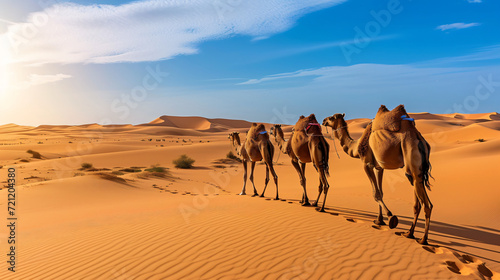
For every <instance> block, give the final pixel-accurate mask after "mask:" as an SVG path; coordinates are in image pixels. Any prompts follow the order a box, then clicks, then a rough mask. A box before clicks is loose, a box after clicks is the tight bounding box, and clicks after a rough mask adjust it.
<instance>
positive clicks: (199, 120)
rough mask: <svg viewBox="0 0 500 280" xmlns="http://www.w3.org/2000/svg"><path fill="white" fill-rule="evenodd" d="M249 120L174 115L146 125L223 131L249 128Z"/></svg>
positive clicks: (162, 117)
mask: <svg viewBox="0 0 500 280" xmlns="http://www.w3.org/2000/svg"><path fill="white" fill-rule="evenodd" d="M250 124H251V123H249V122H247V121H240V120H228V119H207V118H203V117H174V116H161V117H159V118H157V119H155V120H153V121H151V122H149V123H147V124H143V125H146V126H151V125H152V126H168V127H176V128H184V129H194V130H205V131H210V132H216V131H222V130H225V129H229V128H248V127H250Z"/></svg>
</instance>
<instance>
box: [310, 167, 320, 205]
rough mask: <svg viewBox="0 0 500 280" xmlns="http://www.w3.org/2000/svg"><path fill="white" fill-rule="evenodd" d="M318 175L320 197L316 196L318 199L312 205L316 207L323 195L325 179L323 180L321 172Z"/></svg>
mask: <svg viewBox="0 0 500 280" xmlns="http://www.w3.org/2000/svg"><path fill="white" fill-rule="evenodd" d="M318 175H319V186H318V198H316V201H315V202H314V203H313V204H312V206H314V207H317V206H318V201H319V198H320V197H321V194H322V193H323V181H322V180H321V173H319V174H318Z"/></svg>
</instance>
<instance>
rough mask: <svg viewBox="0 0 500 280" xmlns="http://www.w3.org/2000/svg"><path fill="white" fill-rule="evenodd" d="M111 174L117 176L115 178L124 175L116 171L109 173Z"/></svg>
mask: <svg viewBox="0 0 500 280" xmlns="http://www.w3.org/2000/svg"><path fill="white" fill-rule="evenodd" d="M111 174H113V175H117V176H121V175H125V173H123V172H121V171H118V170H115V171H113V172H111Z"/></svg>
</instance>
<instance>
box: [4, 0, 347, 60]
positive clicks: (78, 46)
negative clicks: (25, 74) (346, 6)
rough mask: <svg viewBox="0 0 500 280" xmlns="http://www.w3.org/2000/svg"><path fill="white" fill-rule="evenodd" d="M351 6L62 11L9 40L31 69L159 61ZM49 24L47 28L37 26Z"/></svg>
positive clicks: (186, 5)
mask: <svg viewBox="0 0 500 280" xmlns="http://www.w3.org/2000/svg"><path fill="white" fill-rule="evenodd" d="M344 1H346V0H310V1H293V2H291V1H287V0H275V1H267V0H252V1H199V0H182V1H181V0H170V1H159V0H148V1H137V2H132V3H129V4H124V5H120V6H113V5H79V4H73V3H61V4H57V5H54V6H52V7H50V8H47V9H45V10H43V11H41V12H38V13H33V14H31V15H30V16H29V17H28V20H27V22H25V23H18V24H13V25H10V26H9V27H8V32H7V33H6V34H4V35H2V36H8V37H9V38H11V39H13V40H14V42H15V43H14V44H13V45H14V46H15V50H14V53H15V59H16V61H18V62H25V63H30V64H45V63H63V64H64V63H114V62H139V61H157V60H164V59H170V58H172V57H175V56H177V55H187V54H195V53H197V52H198V49H197V45H198V44H199V43H200V42H203V41H207V40H216V39H221V38H226V37H229V36H234V35H247V36H250V37H252V38H254V39H262V38H266V37H269V36H271V35H273V34H276V33H279V32H283V31H285V30H287V29H289V28H291V27H292V26H293V25H294V24H295V22H296V20H297V19H298V18H300V17H301V16H303V15H305V14H307V13H310V12H312V11H315V10H319V9H323V8H326V7H331V6H334V5H336V4H339V3H342V2H344ZM41 19H46V21H44V24H38V25H37V24H36V22H40V20H41ZM33 27H35V28H33ZM30 28H31V29H30ZM26 30H34V32H36V34H35V35H36V36H30V37H29V38H27V37H26V36H24V33H25V31H26ZM23 32H24V33H23Z"/></svg>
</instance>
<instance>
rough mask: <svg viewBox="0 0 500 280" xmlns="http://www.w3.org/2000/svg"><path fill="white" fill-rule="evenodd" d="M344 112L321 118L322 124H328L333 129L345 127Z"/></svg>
mask: <svg viewBox="0 0 500 280" xmlns="http://www.w3.org/2000/svg"><path fill="white" fill-rule="evenodd" d="M344 117H345V114H335V115H333V116H331V117H327V118H325V119H324V120H323V125H324V126H327V127H328V126H329V127H331V128H332V129H333V130H337V129H339V128H341V127H345V126H346V125H347V124H346V122H345V120H344Z"/></svg>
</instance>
